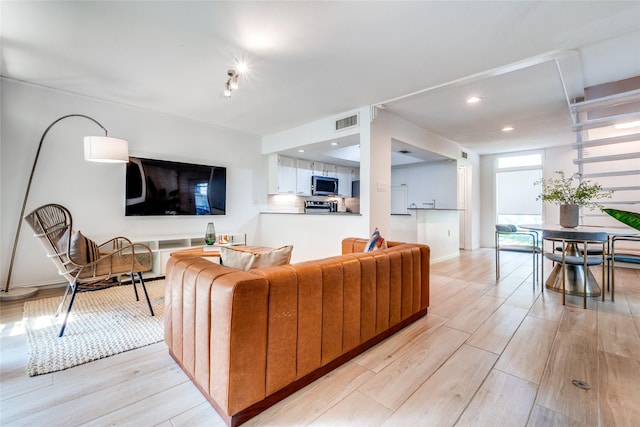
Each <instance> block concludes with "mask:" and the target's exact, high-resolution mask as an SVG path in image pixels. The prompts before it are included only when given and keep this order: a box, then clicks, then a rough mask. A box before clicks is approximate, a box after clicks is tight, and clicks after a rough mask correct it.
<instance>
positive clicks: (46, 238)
mask: <svg viewBox="0 0 640 427" xmlns="http://www.w3.org/2000/svg"><path fill="white" fill-rule="evenodd" d="M24 219H25V221H26V222H27V223H28V224H29V225H30V226H31V228H32V229H33V231H34V233H35V237H36V238H38V240H39V241H40V243H41V244H42V246H43V248H44V249H45V251H46V253H47V257H48V258H49V259H50V260H51V261H52V262H53V263H54V264H55V266H56V267H57V268H58V273H59V274H60V275H61V276H63V277H64V278H65V279H66V280H67V289H66V290H65V293H64V296H63V297H62V301H61V302H60V305H59V306H58V311H57V312H56V316H58V315H59V314H60V313H61V311H62V307H63V305H64V303H65V301H66V300H67V297H69V294H71V295H70V297H69V303H68V305H67V311H66V313H65V316H64V321H63V322H62V326H61V328H60V334H59V335H58V337H62V335H63V334H64V330H65V327H66V326H67V319H68V317H69V313H70V312H71V308H72V307H73V302H74V300H75V297H76V294H77V293H80V292H86V291H95V290H99V289H104V288H107V287H110V286H113V285H115V284H119V283H120V276H131V283H132V285H133V290H134V293H135V297H136V301H139V298H138V290H137V289H136V276H138V280H139V282H140V284H141V285H142V290H143V291H144V295H145V297H146V300H147V305H148V306H149V312H150V314H151V316H153V315H154V314H153V308H152V306H151V301H150V300H149V294H148V293H147V288H146V287H145V285H144V280H143V278H142V273H143V272H145V271H149V270H151V268H152V266H153V254H152V253H151V249H149V247H148V246H146V245H143V244H140V243H131V241H130V240H129V239H127V238H125V237H116V238H113V239H111V240H109V241H107V242H105V243H103V244H101V245H98V244H96V243H94V242H93V241H91V240H90V239H87V238H86V237H84V236H83V235H82V233H80V231H74V230H73V228H72V222H73V221H72V218H71V213H70V212H69V210H68V209H67V208H65V207H64V206H61V205H57V204H48V205H44V206H40V207H39V208H37V209H35V210H34V211H33V212H31V213H30V214H28V215H27V216H25V218H24ZM114 280H115V281H114Z"/></svg>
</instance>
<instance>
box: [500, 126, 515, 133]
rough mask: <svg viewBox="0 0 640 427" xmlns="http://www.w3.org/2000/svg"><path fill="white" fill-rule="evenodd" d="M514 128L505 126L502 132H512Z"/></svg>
mask: <svg viewBox="0 0 640 427" xmlns="http://www.w3.org/2000/svg"><path fill="white" fill-rule="evenodd" d="M512 130H513V127H512V126H505V127H503V128H502V132H511V131H512Z"/></svg>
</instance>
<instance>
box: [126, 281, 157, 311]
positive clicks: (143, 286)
mask: <svg viewBox="0 0 640 427" xmlns="http://www.w3.org/2000/svg"><path fill="white" fill-rule="evenodd" d="M138 279H139V280H140V284H141V285H142V290H143V291H144V296H145V298H146V299H147V305H148V306H149V313H151V315H152V316H155V314H153V307H151V300H149V294H148V293H147V287H146V286H145V285H144V280H143V279H142V273H138ZM131 283H132V284H133V289H135V288H136V281H135V278H134V275H133V274H132V275H131ZM136 301H139V300H138V291H136Z"/></svg>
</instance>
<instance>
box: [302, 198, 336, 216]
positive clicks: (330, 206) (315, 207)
mask: <svg viewBox="0 0 640 427" xmlns="http://www.w3.org/2000/svg"><path fill="white" fill-rule="evenodd" d="M331 212H338V202H337V201H335V200H331V201H319V200H307V201H305V202H304V213H331Z"/></svg>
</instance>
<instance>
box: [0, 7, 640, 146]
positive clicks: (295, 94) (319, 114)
mask: <svg viewBox="0 0 640 427" xmlns="http://www.w3.org/2000/svg"><path fill="white" fill-rule="evenodd" d="M0 7H1V8H2V9H1V20H2V21H1V24H2V27H1V36H2V51H1V58H0V59H1V61H2V67H1V73H2V75H3V76H5V77H9V78H13V79H17V80H22V81H26V82H31V83H34V84H38V85H42V86H46V87H51V88H56V89H60V90H64V91H68V92H72V93H77V94H82V95H86V96H90V97H95V98H99V99H103V100H108V101H113V102H116V103H122V104H126V105H132V106H137V107H142V108H147V109H150V110H155V111H160V112H163V113H168V114H171V115H176V116H180V117H185V118H189V119H193V120H197V121H200V122H205V123H210V124H214V125H219V126H224V127H227V128H232V129H237V130H240V131H243V132H248V133H252V134H257V135H268V134H271V133H275V132H278V131H282V130H285V129H289V128H293V127H296V126H299V125H301V124H304V123H307V122H310V121H314V120H318V119H321V118H324V117H327V116H331V115H334V114H339V113H341V112H345V111H349V110H352V109H355V108H359V107H362V106H366V105H377V104H380V103H384V106H385V107H386V109H387V111H389V112H391V113H394V114H397V115H399V116H402V117H404V118H406V119H407V120H409V121H411V122H414V123H416V124H418V125H420V126H422V127H424V128H425V129H428V130H431V131H433V132H435V133H438V134H440V135H442V136H444V137H446V138H449V139H451V140H454V141H456V142H459V143H460V144H462V145H463V146H465V147H467V148H469V149H471V150H474V151H476V152H478V153H480V154H487V153H495V152H504V151H514V150H519V149H528V148H541V147H545V146H551V145H561V144H568V143H571V139H572V135H571V133H570V132H569V129H568V125H569V123H570V116H569V112H568V111H569V110H568V108H567V101H566V97H565V91H564V88H565V87H566V89H567V91H568V92H569V93H570V96H575V95H580V92H581V90H582V88H584V87H585V86H590V85H594V84H599V83H604V82H608V81H613V80H619V79H623V78H627V77H632V76H635V75H640V2H639V1H626V2H615V1H603V2H600V1H573V2H554V1H548V2H547V1H545V2H539V1H536V2H528V1H511V2H505V1H500V2H486V1H472V2H463V1H458V2H449V1H442V2H439V1H409V2H395V1H394V2H391V1H389V2H369V1H353V2H346V1H334V2H309V1H295V2H272V1H266V2H222V1H216V2H212V1H198V2H186V1H180V2H172V1H165V2H160V1H158V2H133V1H131V2H93V1H91V2H89V1H87V2H57V1H48V2H29V1H18V2H12V1H2V3H0ZM237 58H238V59H245V60H246V61H247V62H248V63H249V65H250V72H249V73H248V74H247V75H246V76H243V77H241V79H240V82H239V83H240V89H239V90H238V91H236V92H234V93H233V96H232V98H231V99H224V98H223V97H222V95H221V94H222V89H223V85H224V82H225V80H226V74H227V69H229V68H230V67H232V66H233V65H234V63H235V60H236V59H237ZM559 70H561V71H562V73H560V72H559ZM563 85H564V86H563ZM409 94H414V95H413V96H407V95H409ZM471 94H477V95H479V96H481V97H483V102H481V103H480V104H479V105H474V106H469V105H466V104H465V103H464V99H465V98H466V97H467V96H468V95H471ZM507 124H509V125H512V126H514V127H515V130H514V131H513V132H511V133H509V134H503V133H502V132H500V129H501V128H502V127H503V126H504V125H507Z"/></svg>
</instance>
